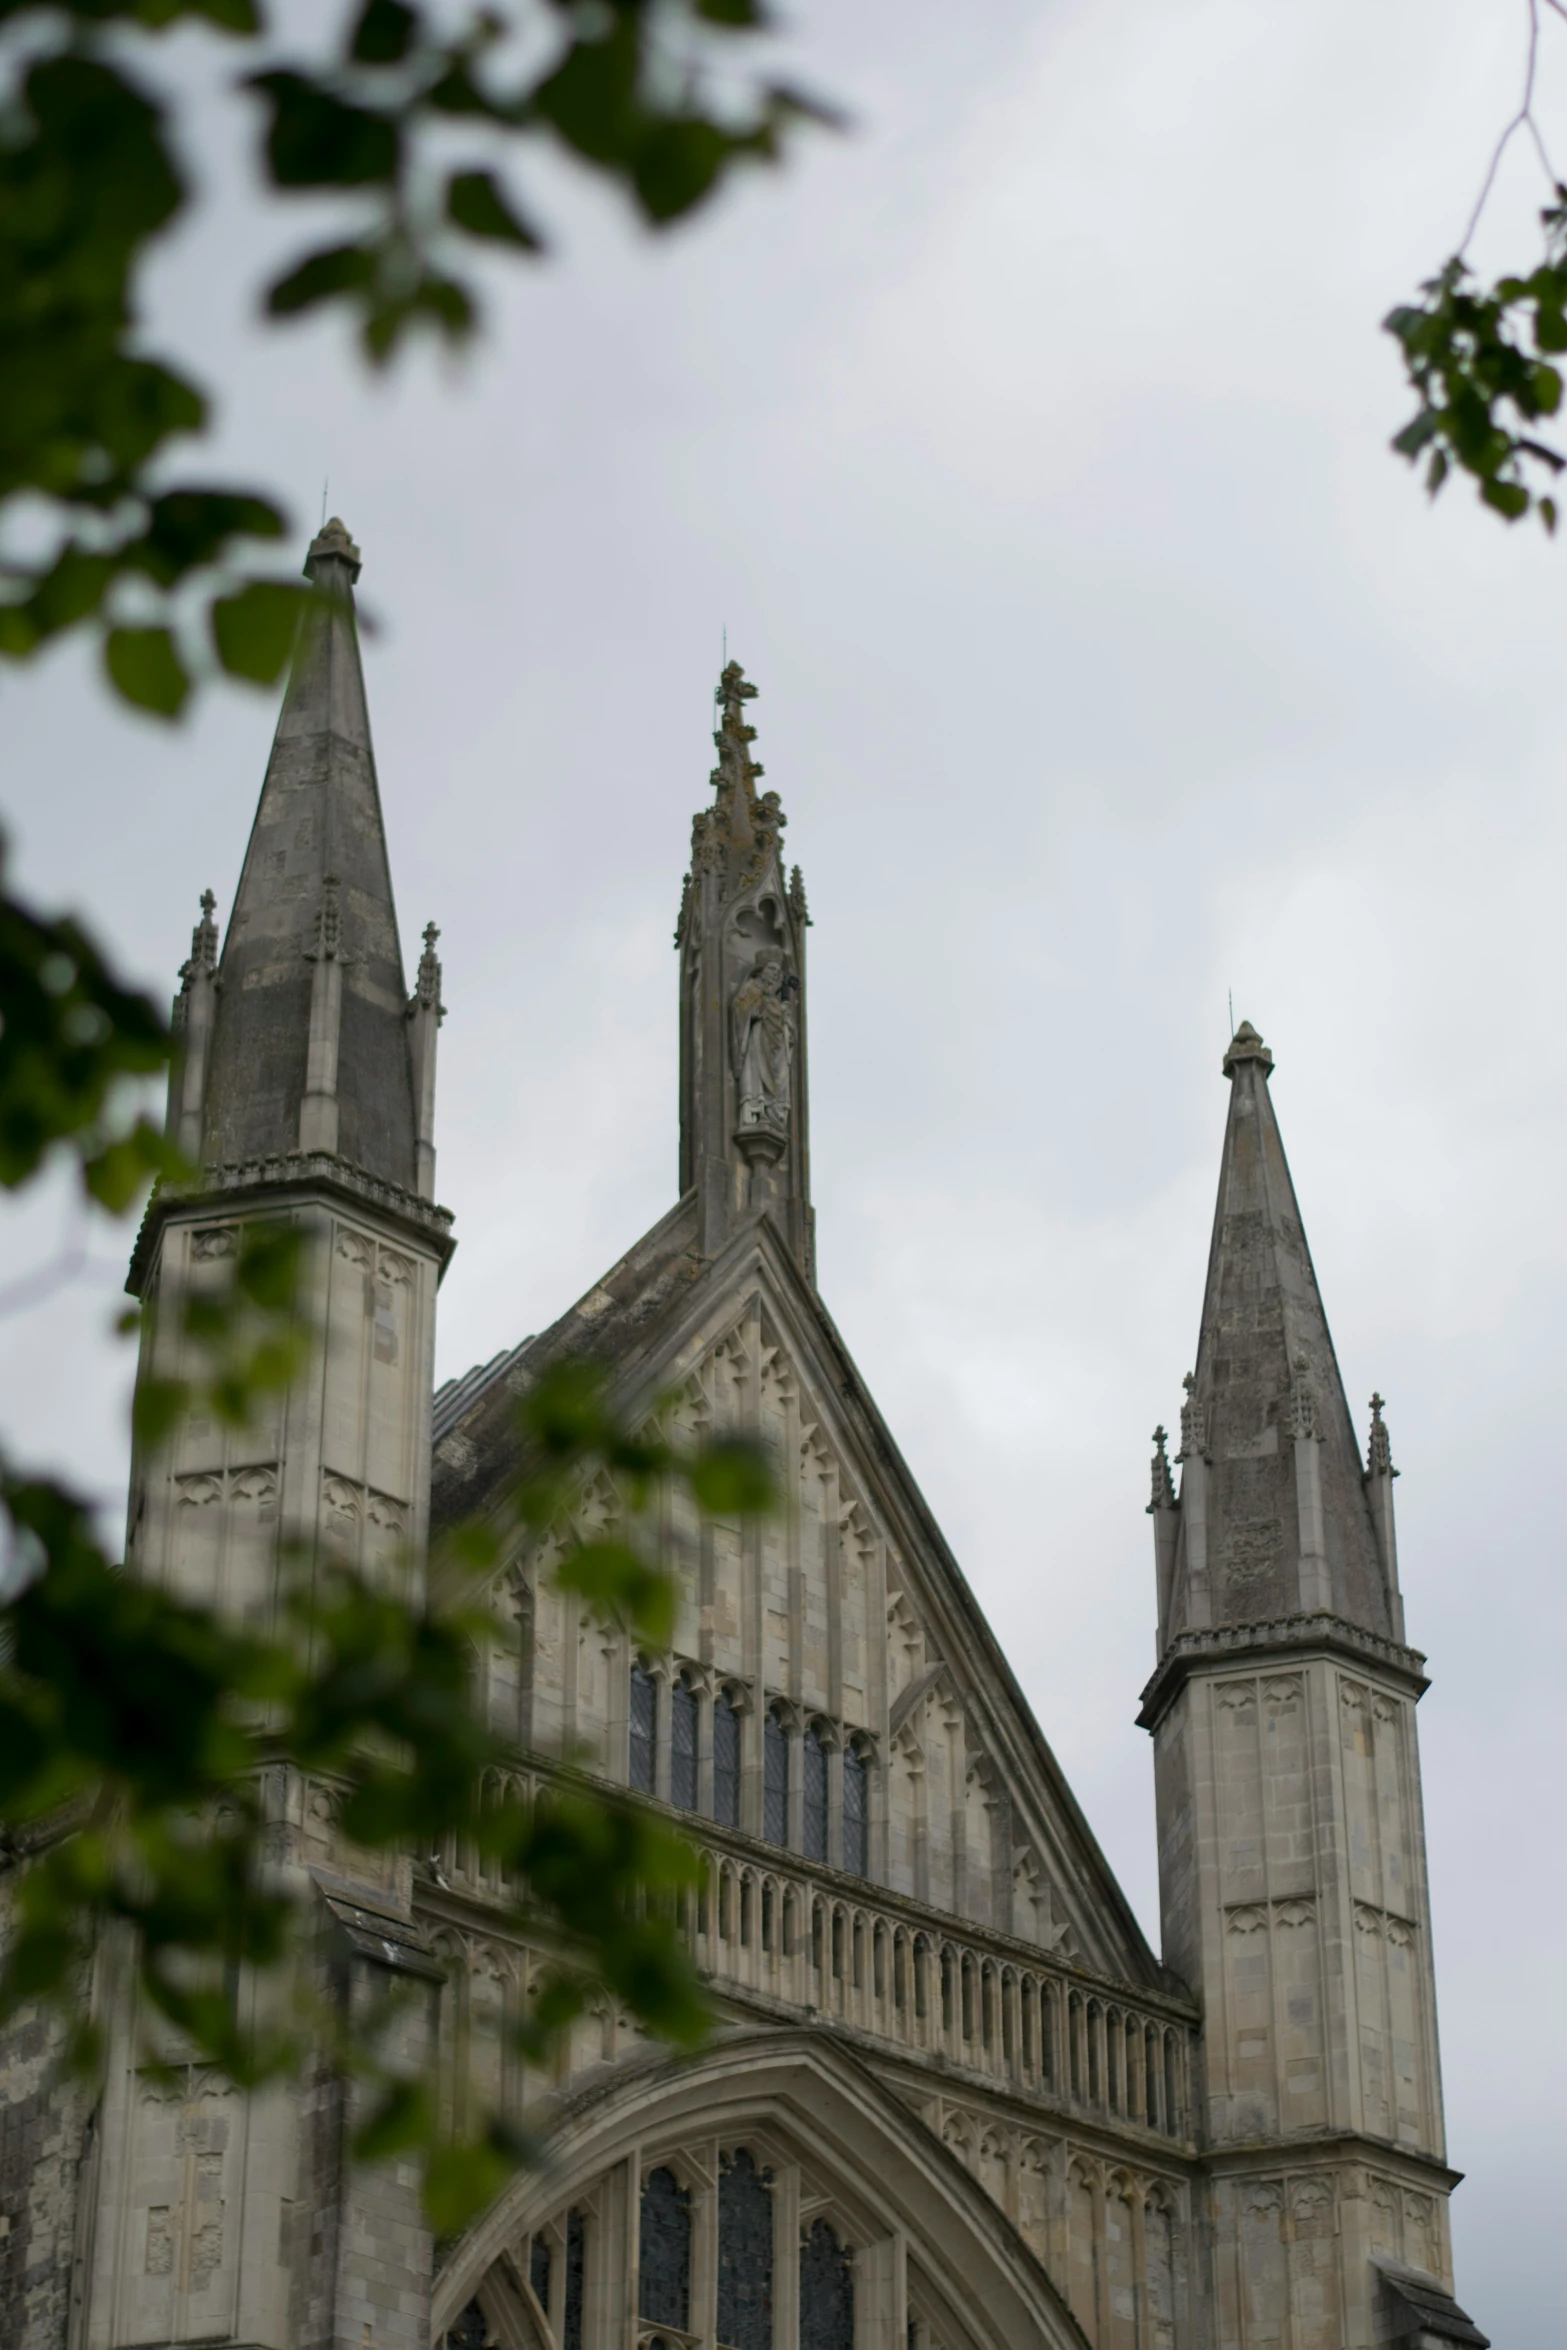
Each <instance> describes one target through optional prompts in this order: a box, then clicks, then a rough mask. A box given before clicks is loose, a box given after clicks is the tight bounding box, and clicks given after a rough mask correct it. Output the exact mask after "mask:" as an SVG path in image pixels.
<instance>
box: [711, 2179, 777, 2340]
mask: <svg viewBox="0 0 1567 2350" xmlns="http://www.w3.org/2000/svg"><path fill="white" fill-rule="evenodd" d="M718 2339H719V2342H720V2344H721V2345H722V2350H773V2191H772V2188H771V2186H770V2184H769V2183H768V2175H767V2173H766V2172H765V2171H759V2170H758V2169H757V2167H756V2163H755V2160H754V2158H753V2157H752V2156H751V2155H750V2154H749V2153H747V2151H746V2149H745V2148H744V2147H743V2146H742V2147H740V2148H738V2149H737V2151H736V2152H735V2153H734V2154H732V2155H727V2154H726V2155H725V2157H724V2160H723V2166H722V2168H721V2169H720V2171H719V2174H718Z"/></svg>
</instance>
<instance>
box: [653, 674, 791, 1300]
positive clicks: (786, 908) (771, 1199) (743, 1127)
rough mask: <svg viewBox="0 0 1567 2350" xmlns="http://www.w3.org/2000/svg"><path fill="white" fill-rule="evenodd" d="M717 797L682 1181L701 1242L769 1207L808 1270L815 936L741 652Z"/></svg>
mask: <svg viewBox="0 0 1567 2350" xmlns="http://www.w3.org/2000/svg"><path fill="white" fill-rule="evenodd" d="M713 698H714V700H715V702H716V703H717V705H718V711H719V721H718V726H717V728H716V729H715V731H714V735H713V744H714V748H715V749H716V750H717V752H718V764H717V765H716V767H714V769H713V771H712V775H711V777H710V781H711V783H712V786H713V801H712V805H711V806H710V807H707V808H703V809H701V810H700V811H699V813H698V814H697V816H696V818H695V820H694V822H693V824H692V827H691V868H690V871H689V872H688V873H687V875H686V877H685V886H684V888H683V889H682V891H681V898H680V920H679V923H678V925H677V927H676V930H675V945H676V946H677V947H678V948H679V949H680V951H681V970H680V1188H681V1191H682V1192H683V1193H684V1192H691V1191H694V1192H695V1194H696V1196H697V1203H698V1206H697V1224H698V1235H699V1246H700V1247H701V1249H702V1251H703V1253H704V1254H706V1255H716V1253H717V1251H718V1250H719V1248H721V1247H722V1246H723V1244H724V1242H725V1241H726V1240H727V1239H728V1237H729V1235H730V1234H731V1233H732V1232H733V1231H734V1230H735V1228H736V1226H737V1225H738V1224H739V1223H741V1222H742V1221H743V1220H745V1219H746V1218H747V1217H750V1216H754V1215H756V1214H758V1213H760V1212H762V1211H771V1213H772V1215H773V1217H774V1220H775V1222H776V1223H777V1224H778V1225H779V1227H780V1228H781V1229H782V1230H783V1232H784V1233H785V1235H786V1237H787V1239H788V1242H789V1245H790V1247H791V1248H792V1249H793V1251H794V1254H795V1256H796V1258H797V1260H798V1262H799V1263H800V1265H801V1267H802V1269H803V1270H804V1271H805V1272H806V1273H807V1274H809V1273H810V1270H811V1265H812V1261H813V1244H812V1227H811V1208H810V1151H809V1142H808V1137H807V1130H806V1090H805V933H806V930H807V928H808V927H809V923H810V916H809V915H808V913H807V912H806V906H805V884H804V882H803V880H802V879H801V877H800V870H799V867H798V866H796V868H795V870H794V873H793V876H792V878H791V879H790V880H789V881H788V883H787V884H786V883H785V880H784V867H783V862H782V857H781V854H780V844H779V835H780V833H781V832H782V831H783V828H784V822H785V819H784V813H783V810H782V808H781V807H780V806H779V802H778V794H777V793H776V792H775V791H768V792H763V793H761V794H760V796H759V795H758V793H757V789H756V786H757V783H758V781H759V779H760V777H761V774H762V767H761V764H760V762H759V761H758V760H756V759H754V758H753V757H752V756H751V745H752V744H753V743H754V742H755V740H756V729H755V727H754V726H752V725H751V723H750V722H749V720H748V719H747V717H746V714H745V712H746V704H747V703H748V702H751V701H754V700H755V698H756V688H755V686H754V685H752V683H751V682H750V680H749V679H748V678H747V676H746V674H745V672H744V670H743V669H742V668H741V666H740V664H739V662H738V661H730V662H727V663H726V664H725V667H724V670H723V674H722V675H721V677H720V678H719V680H718V688H717V691H716V693H715V695H714V697H713Z"/></svg>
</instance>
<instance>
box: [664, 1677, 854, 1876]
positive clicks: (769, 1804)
mask: <svg viewBox="0 0 1567 2350" xmlns="http://www.w3.org/2000/svg"><path fill="white" fill-rule="evenodd" d="M658 1695H659V1692H658V1675H657V1674H656V1673H655V1671H654V1670H653V1669H652V1667H651V1666H650V1665H649V1664H648V1663H647V1661H646V1660H645V1659H643V1658H641V1657H638V1658H636V1659H634V1660H633V1662H632V1666H631V1689H630V1705H629V1709H628V1713H629V1739H628V1752H627V1776H628V1778H629V1780H630V1783H631V1786H632V1787H633V1788H634V1789H635V1790H636V1791H637V1793H639V1794H642V1795H654V1794H656V1793H657V1792H658V1789H659V1781H660V1776H661V1774H660V1770H659V1763H660V1759H661V1758H660V1755H659V1704H658ZM669 1697H670V1702H669V1799H670V1801H671V1802H672V1803H673V1804H674V1805H676V1807H677V1808H678V1809H679V1810H681V1811H692V1812H694V1811H696V1810H697V1809H698V1808H699V1787H700V1767H699V1765H700V1749H699V1729H700V1722H699V1713H700V1705H701V1698H700V1693H699V1691H698V1688H697V1685H696V1682H695V1679H694V1677H693V1676H692V1675H691V1674H690V1673H689V1672H678V1673H677V1674H676V1675H675V1678H674V1680H673V1682H672V1683H671V1685H670V1693H669ZM741 1712H742V1707H741V1705H740V1703H739V1702H737V1698H736V1695H735V1692H734V1691H733V1690H731V1689H728V1688H720V1689H719V1690H718V1691H717V1692H716V1694H715V1696H714V1698H713V1722H712V1740H713V1747H712V1759H713V1773H712V1787H713V1793H712V1817H713V1818H714V1819H715V1820H716V1821H718V1823H719V1825H720V1826H721V1827H727V1828H738V1827H739V1826H740V1771H741V1762H740V1745H741V1731H740V1720H741ZM790 1740H791V1733H790V1728H789V1722H788V1717H787V1713H786V1710H785V1708H784V1707H783V1705H782V1704H781V1703H774V1704H772V1705H770V1706H769V1707H768V1709H767V1712H766V1714H765V1715H764V1717H763V1722H762V1834H763V1837H764V1838H765V1839H766V1841H767V1842H768V1843H769V1844H776V1845H778V1846H780V1847H781V1848H782V1849H784V1850H786V1851H787V1850H788V1849H789V1848H790V1845H791V1841H792V1839H791V1834H790V1817H789V1814H790V1803H789V1780H790V1770H789V1762H790ZM837 1743H838V1741H837V1739H836V1736H835V1734H834V1732H833V1730H832V1728H831V1725H830V1724H828V1723H826V1722H824V1721H822V1720H821V1719H819V1718H818V1719H813V1720H811V1721H808V1722H807V1723H806V1724H805V1727H804V1730H803V1731H802V1733H801V1737H800V1794H801V1803H800V1846H799V1848H800V1850H801V1852H802V1853H803V1855H804V1857H805V1858H806V1859H807V1860H815V1861H826V1860H827V1859H828V1857H829V1842H830V1814H831V1803H830V1792H829V1789H830V1769H829V1764H828V1756H829V1754H830V1753H831V1752H832V1749H833V1747H834V1746H835V1745H836V1744H837ZM870 1774H871V1758H870V1754H869V1752H868V1750H867V1748H866V1745H865V1742H864V1741H863V1740H862V1739H859V1738H852V1737H851V1738H850V1739H848V1740H847V1741H846V1742H845V1743H844V1747H843V1850H842V1866H843V1867H844V1868H845V1869H846V1870H848V1871H849V1873H850V1874H851V1875H853V1876H860V1877H863V1876H866V1875H868V1873H869V1867H870Z"/></svg>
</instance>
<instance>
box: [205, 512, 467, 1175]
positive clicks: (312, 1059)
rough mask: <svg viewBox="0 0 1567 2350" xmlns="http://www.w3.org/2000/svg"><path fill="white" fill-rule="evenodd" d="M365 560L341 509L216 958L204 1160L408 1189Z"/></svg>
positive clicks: (411, 1145)
mask: <svg viewBox="0 0 1567 2350" xmlns="http://www.w3.org/2000/svg"><path fill="white" fill-rule="evenodd" d="M359 568H360V566H359V550H358V548H357V547H356V546H355V545H354V542H353V540H352V539H351V538H350V537H349V535H348V533H347V531H346V530H345V529H344V527H343V525H342V523H341V522H339V521H338V520H337V519H336V518H335V517H334V518H333V520H332V521H330V522H329V523H327V525H326V526H325V528H324V529H323V530H322V531H321V532H320V533H319V534H318V536H317V537H316V539H315V540H314V542H313V543H312V545H311V548H310V552H309V555H308V556H307V558H306V561H305V572H306V576H307V577H308V578H309V579H310V580H311V581H312V582H313V584H314V585H315V587H316V588H317V589H318V591H319V600H318V601H317V602H316V604H315V605H314V606H312V607H311V608H309V609H308V610H307V611H306V613H305V616H304V620H303V622H302V625H301V630H300V637H299V642H298V645H297V647H296V649H295V653H294V661H293V667H292V670H291V672H290V675H289V681H288V689H287V692H286V695H285V697H284V702H283V709H282V714H281V716H280V717H279V719H278V726H277V733H276V736H275V738H274V740H273V744H272V755H271V758H270V759H269V761H268V763H267V772H266V779H265V781H264V782H263V784H262V787H261V800H260V804H259V805H258V807H257V809H256V817H255V823H254V824H253V826H252V828H251V835H250V846H249V848H248V850H247V852H246V856H245V864H244V870H243V872H242V873H241V875H240V882H239V890H238V894H237V896H236V898H235V902H234V913H233V917H232V919H231V921H230V923H229V927H228V936H227V938H226V940H225V941H224V947H223V958H222V961H221V963H220V965H219V967H218V973H217V1004H216V1012H215V1017H214V1020H213V1030H212V1040H211V1045H210V1050H209V1052H208V1056H207V1068H206V1081H205V1085H204V1088H203V1094H204V1099H203V1103H202V1117H201V1134H200V1144H201V1147H200V1153H199V1155H200V1157H201V1159H202V1161H203V1163H204V1164H206V1165H207V1166H230V1167H232V1166H236V1165H247V1164H253V1163H255V1162H258V1161H265V1160H272V1159H277V1158H279V1157H284V1156H287V1155H288V1154H290V1153H296V1152H327V1153H330V1154H332V1155H335V1156H337V1157H339V1158H342V1159H345V1160H347V1161H349V1162H350V1164H352V1165H353V1166H356V1167H358V1168H359V1169H360V1170H361V1171H362V1172H364V1173H365V1174H368V1175H371V1176H373V1177H376V1178H378V1179H379V1180H380V1181H382V1182H386V1183H392V1184H396V1185H397V1186H398V1187H399V1188H400V1189H402V1190H404V1191H408V1192H414V1191H417V1190H418V1188H419V1183H418V1177H419V1160H418V1149H417V1143H418V1114H417V1106H416V1102H415V1094H414V1071H413V1064H412V1054H411V1049H410V1047H411V1041H412V1040H411V1036H410V1021H409V1018H408V1007H407V1002H406V997H405V993H404V988H403V971H402V956H401V953H400V950H399V946H398V938H397V920H396V915H395V912H394V909H393V903H392V880H391V872H390V868H389V866H388V862H387V853H386V836H385V832H384V829H383V826H382V821H381V801H380V794H379V792H378V790H377V787H376V775H375V754H374V752H373V750H372V748H371V743H370V717H369V712H368V709H367V707H366V704H365V687H364V675H363V672H362V670H361V668H360V662H359V639H358V633H357V630H356V627H355V622H354V593H353V591H354V583H355V581H356V580H357V579H358V577H359ZM432 1065H433V1062H432Z"/></svg>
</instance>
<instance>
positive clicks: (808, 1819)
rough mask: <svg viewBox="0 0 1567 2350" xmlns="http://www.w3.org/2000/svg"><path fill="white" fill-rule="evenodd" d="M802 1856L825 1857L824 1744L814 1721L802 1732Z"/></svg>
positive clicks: (825, 1787) (825, 1752) (825, 1792)
mask: <svg viewBox="0 0 1567 2350" xmlns="http://www.w3.org/2000/svg"><path fill="white" fill-rule="evenodd" d="M805 1857H806V1859H807V1860H825V1859H826V1858H827V1742H826V1740H825V1739H824V1738H823V1736H822V1733H821V1729H820V1726H819V1725H818V1724H817V1723H815V1722H812V1723H811V1724H810V1726H809V1728H808V1729H807V1730H806V1733H805Z"/></svg>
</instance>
